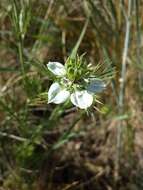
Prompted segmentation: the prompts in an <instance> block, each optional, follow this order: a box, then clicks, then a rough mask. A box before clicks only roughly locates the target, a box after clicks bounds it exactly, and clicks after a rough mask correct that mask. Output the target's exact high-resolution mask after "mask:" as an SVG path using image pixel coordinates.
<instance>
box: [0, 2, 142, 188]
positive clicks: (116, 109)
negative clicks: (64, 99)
mask: <svg viewBox="0 0 143 190" xmlns="http://www.w3.org/2000/svg"><path fill="white" fill-rule="evenodd" d="M142 9H143V3H142V1H140V0H123V1H121V0H108V1H104V0H73V1H71V0H19V1H18V0H1V1H0V40H1V43H0V190H28V189H30V190H32V189H33V190H35V189H37V190H71V189H74V190H76V189H77V190H83V189H86V190H88V189H89V190H104V189H105V190H142V189H143V158H142V156H143V62H142V48H143V39H142V32H143V11H142ZM87 18H89V23H88V27H87V30H86V32H85V35H84V38H83V41H82V43H81V44H80V48H79V50H78V53H79V55H80V54H82V53H85V52H86V59H87V61H88V62H89V63H90V62H91V63H92V64H93V65H95V66H96V65H97V64H98V63H101V64H102V63H104V64H105V65H107V67H114V68H115V70H116V75H115V77H114V79H112V80H111V82H110V84H109V85H108V86H107V89H106V90H105V92H104V93H103V94H101V95H100V101H101V102H102V103H103V104H97V105H96V106H95V107H94V108H92V109H91V110H90V111H89V114H88V115H87V114H85V113H83V112H82V110H78V109H77V108H75V107H70V108H68V109H65V106H64V105H60V106H56V105H54V104H50V105H47V103H46V98H45V92H47V91H48V88H49V86H50V85H51V81H50V79H49V75H48V73H47V69H46V67H45V66H46V64H47V63H48V61H59V62H62V63H64V61H65V60H66V58H67V57H68V56H69V54H70V52H71V51H72V49H73V47H74V46H75V44H76V42H77V40H78V38H79V36H80V33H81V30H82V28H83V26H84V24H85V22H86V20H87ZM39 94H41V95H40V96H39Z"/></svg>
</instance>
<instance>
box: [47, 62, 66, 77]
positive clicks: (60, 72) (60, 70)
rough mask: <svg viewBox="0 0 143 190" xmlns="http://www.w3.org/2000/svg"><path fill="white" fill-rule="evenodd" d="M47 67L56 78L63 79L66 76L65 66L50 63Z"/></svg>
mask: <svg viewBox="0 0 143 190" xmlns="http://www.w3.org/2000/svg"><path fill="white" fill-rule="evenodd" d="M47 67H48V69H49V71H51V72H52V73H53V74H54V75H56V76H59V77H61V76H64V75H65V74H66V69H65V67H64V65H62V64H61V63H59V62H49V63H48V64H47Z"/></svg>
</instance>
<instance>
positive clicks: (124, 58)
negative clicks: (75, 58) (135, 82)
mask: <svg viewBox="0 0 143 190" xmlns="http://www.w3.org/2000/svg"><path fill="white" fill-rule="evenodd" d="M131 9H132V0H129V1H128V13H127V14H126V13H125V12H124V16H125V19H126V34H125V41H124V49H123V56H122V68H121V77H120V91H119V102H118V106H119V114H123V112H124V89H125V80H126V66H127V57H128V49H129V38H130V25H131V21H130V17H131ZM122 124H123V121H120V123H119V126H118V128H117V155H116V164H115V167H116V172H117V177H118V172H119V167H120V156H121V148H122V145H121V140H122V130H123V129H122Z"/></svg>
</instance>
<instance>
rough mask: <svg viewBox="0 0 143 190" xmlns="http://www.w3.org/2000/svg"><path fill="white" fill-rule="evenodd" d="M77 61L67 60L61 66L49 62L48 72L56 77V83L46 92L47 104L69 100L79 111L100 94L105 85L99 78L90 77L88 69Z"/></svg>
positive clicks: (90, 103) (80, 61)
mask: <svg viewBox="0 0 143 190" xmlns="http://www.w3.org/2000/svg"><path fill="white" fill-rule="evenodd" d="M81 63H82V59H81V57H78V59H77V60H71V59H70V58H69V59H68V62H67V63H66V64H65V66H64V65H62V64H61V63H59V62H49V63H48V64H47V67H48V70H49V71H50V72H51V73H52V74H53V75H54V76H55V77H56V81H55V82H54V83H53V84H52V85H51V86H50V88H49V91H48V103H55V104H60V103H64V102H65V101H67V100H69V99H70V101H71V102H72V104H73V105H75V106H76V107H78V108H80V109H87V108H88V107H90V106H91V105H92V103H93V101H94V95H95V94H96V93H99V92H102V91H103V90H104V89H105V87H106V85H105V83H104V82H103V81H102V80H101V79H99V78H95V77H94V78H93V77H92V78H91V77H90V67H89V66H88V65H87V64H86V63H84V64H81Z"/></svg>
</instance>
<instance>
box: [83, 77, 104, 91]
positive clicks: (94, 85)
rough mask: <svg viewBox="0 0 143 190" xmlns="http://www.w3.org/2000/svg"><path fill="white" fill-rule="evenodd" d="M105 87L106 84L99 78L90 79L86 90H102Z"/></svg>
mask: <svg viewBox="0 0 143 190" xmlns="http://www.w3.org/2000/svg"><path fill="white" fill-rule="evenodd" d="M105 87H106V84H105V83H104V82H103V81H102V80H100V79H91V80H90V82H89V84H88V86H87V88H86V90H87V91H88V92H91V93H99V92H102V91H103V90H104V89H105Z"/></svg>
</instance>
